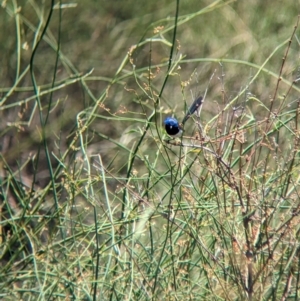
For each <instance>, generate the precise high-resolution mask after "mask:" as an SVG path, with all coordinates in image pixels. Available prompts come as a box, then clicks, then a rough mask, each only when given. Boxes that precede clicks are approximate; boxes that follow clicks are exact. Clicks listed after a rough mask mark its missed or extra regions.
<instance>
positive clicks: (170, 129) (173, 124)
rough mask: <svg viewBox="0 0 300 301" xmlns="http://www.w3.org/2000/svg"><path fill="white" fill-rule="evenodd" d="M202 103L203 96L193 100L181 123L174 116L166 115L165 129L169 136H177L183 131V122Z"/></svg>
mask: <svg viewBox="0 0 300 301" xmlns="http://www.w3.org/2000/svg"><path fill="white" fill-rule="evenodd" d="M202 103H203V97H202V96H199V97H198V98H196V99H195V100H194V102H193V103H192V105H191V106H190V108H189V109H188V111H187V113H186V114H185V116H184V118H183V120H182V122H181V123H179V122H178V120H177V119H176V118H174V117H166V119H165V120H164V124H165V130H166V132H167V134H168V135H169V136H171V137H179V136H181V134H182V133H183V126H184V124H185V122H186V121H187V120H188V119H189V118H190V117H191V116H192V115H193V114H194V113H195V112H196V111H197V110H198V109H199V107H200V106H201V105H202Z"/></svg>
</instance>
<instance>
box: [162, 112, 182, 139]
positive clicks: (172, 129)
mask: <svg viewBox="0 0 300 301" xmlns="http://www.w3.org/2000/svg"><path fill="white" fill-rule="evenodd" d="M164 124H165V129H166V132H167V134H168V135H170V136H173V137H177V136H180V135H181V134H182V127H181V125H180V124H179V122H178V120H177V119H176V118H174V117H167V118H166V119H165V120H164Z"/></svg>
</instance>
